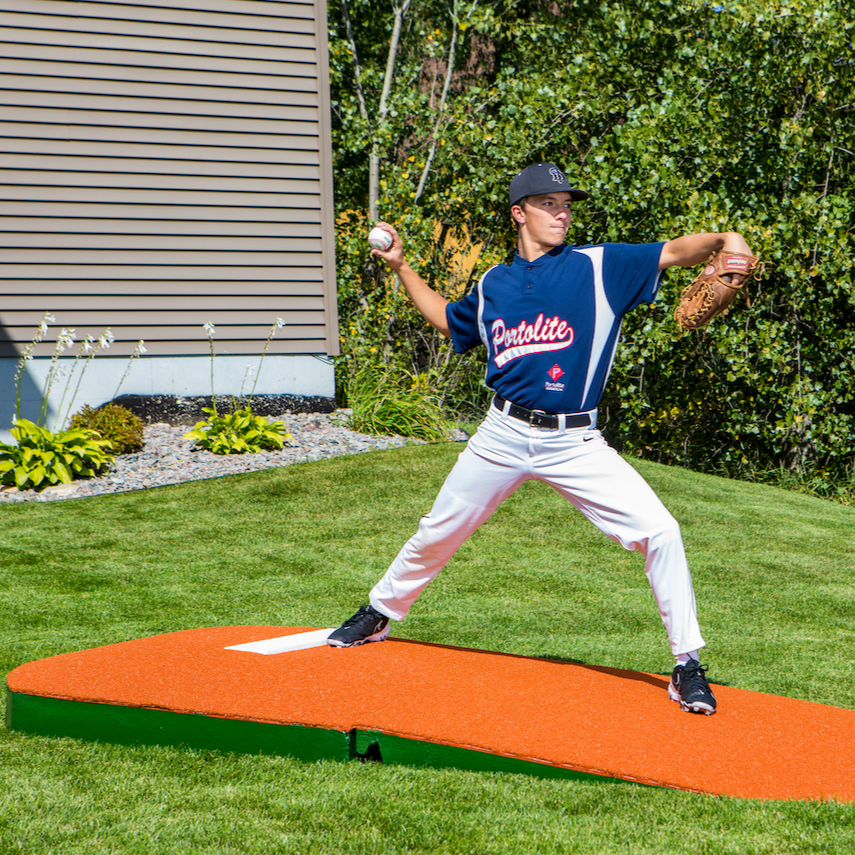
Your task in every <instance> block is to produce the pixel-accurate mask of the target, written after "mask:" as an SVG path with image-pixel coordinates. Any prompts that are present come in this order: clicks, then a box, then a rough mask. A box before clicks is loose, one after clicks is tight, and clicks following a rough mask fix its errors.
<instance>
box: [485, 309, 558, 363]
mask: <svg viewBox="0 0 855 855" xmlns="http://www.w3.org/2000/svg"><path fill="white" fill-rule="evenodd" d="M490 333H491V335H492V339H493V350H494V353H495V355H494V356H493V361H494V362H495V363H496V367H497V368H501V367H502V366H503V365H505V364H507V363H508V362H510V361H511V360H512V359H518V358H519V357H520V356H526V355H528V354H530V353H546V352H548V351H551V350H564V348H566V347H570V345H571V344H573V338H574V333H573V327H571V326H570V324H568V323H567V321H562V320H561V318H559V317H558V315H555V317H552V318H546V317H544V315H543V313H542V312H541V313H540V314H539V315H538V316H537V320H536V321H535V322H534V323H533V324H529V323H527V322H526V321H521V322H520V324H519V325H518V326H515V327H511V328H510V329H508V328H507V327H506V326H505V322H504V321H503V320H502V319H501V318H498V319H497V320H495V321H493V325H492V326H491V327H490Z"/></svg>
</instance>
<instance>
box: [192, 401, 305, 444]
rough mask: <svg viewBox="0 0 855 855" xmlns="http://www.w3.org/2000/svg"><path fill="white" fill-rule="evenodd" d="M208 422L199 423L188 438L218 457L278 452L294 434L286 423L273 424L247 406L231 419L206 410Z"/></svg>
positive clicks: (237, 411)
mask: <svg viewBox="0 0 855 855" xmlns="http://www.w3.org/2000/svg"><path fill="white" fill-rule="evenodd" d="M202 412H204V413H208V418H207V419H206V420H205V421H202V422H196V424H195V426H194V427H193V430H191V431H188V432H187V433H185V434H184V439H192V440H193V443H194V445H198V446H199V447H200V448H204V449H205V450H206V451H212V452H213V453H214V454H247V453H249V454H256V453H257V452H259V451H264V450H278V449H280V448H282V444H283V442H284V441H285V440H286V439H291V434H290V433H288V429H287V428H286V427H285V424H284V422H279V421H274V422H269V421H268V420H267V419H266V418H265V417H264V416H257V415H255V413H253V412H252V409H251V408H250V407H249V406H247V407H244V408H243V409H241V410H235V411H234V412H231V413H228V414H227V415H220V414H219V413H217V410H216V408H214V407H203V409H202Z"/></svg>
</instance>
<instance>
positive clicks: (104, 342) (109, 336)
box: [98, 327, 116, 350]
mask: <svg viewBox="0 0 855 855" xmlns="http://www.w3.org/2000/svg"><path fill="white" fill-rule="evenodd" d="M115 340H116V337H115V336H114V335H113V332H112V330H111V329H110V328H109V327H107V329H105V330H104V332H102V333H101V338H99V339H98V347H101V348H103V349H104V350H106V349H107V348H108V347H109V346H110V345H111V344H112V343H113V342H114V341H115Z"/></svg>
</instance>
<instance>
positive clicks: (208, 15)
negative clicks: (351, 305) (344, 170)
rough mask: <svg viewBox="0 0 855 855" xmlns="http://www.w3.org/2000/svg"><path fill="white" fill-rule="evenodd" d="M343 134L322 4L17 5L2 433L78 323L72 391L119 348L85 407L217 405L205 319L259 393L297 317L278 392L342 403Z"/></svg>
mask: <svg viewBox="0 0 855 855" xmlns="http://www.w3.org/2000/svg"><path fill="white" fill-rule="evenodd" d="M328 123H329V96H328V79H327V25H326V7H325V4H324V3H323V2H319V0H314V2H313V1H312V0H306V2H301V1H300V0H288V2H281V0H115V2H104V0H79V2H77V0H0V174H2V178H0V222H2V243H0V280H2V281H1V282H0V438H7V439H8V428H9V427H11V419H12V416H13V414H14V399H15V385H16V384H15V382H14V378H15V373H16V370H17V367H18V365H19V360H20V356H21V354H22V352H23V351H24V349H25V348H26V347H27V345H28V344H29V343H30V342H31V341H32V339H33V336H34V334H35V333H36V331H37V329H38V327H39V323H40V322H41V320H42V319H43V317H44V315H45V313H51V314H52V315H53V317H54V318H55V322H52V323H51V324H50V327H49V330H48V334H47V336H46V339H45V341H44V342H43V343H41V344H39V345H38V346H37V347H36V348H35V350H34V351H33V356H34V357H35V358H34V359H32V360H30V361H29V362H27V365H26V371H25V373H24V375H23V377H22V380H21V384H20V386H21V398H22V415H24V416H25V417H28V418H33V417H34V415H37V413H38V403H39V401H40V400H41V394H42V389H43V381H44V378H45V376H46V375H47V372H48V370H49V367H50V363H51V359H52V355H53V354H54V350H55V347H54V343H55V341H56V336H57V334H58V333H59V332H60V331H61V329H62V328H65V329H68V330H74V335H75V338H76V343H75V345H73V346H72V347H70V348H68V349H67V350H66V351H65V352H64V353H63V354H62V357H61V359H62V363H61V365H62V366H63V367H62V372H64V374H65V377H66V379H67V378H68V377H69V376H70V372H71V368H72V367H76V370H77V372H78V375H77V376H79V368H80V366H81V364H82V361H81V360H80V359H78V362H77V366H74V357H75V355H76V354H77V353H79V343H80V342H81V341H82V340H83V339H84V337H85V336H86V335H90V336H92V337H93V338H95V339H97V338H98V337H99V336H101V335H102V333H103V332H104V330H105V329H107V328H109V330H110V331H111V334H112V335H113V336H114V337H115V341H114V343H113V344H112V346H111V347H110V348H109V350H106V351H103V352H101V353H99V354H98V355H97V356H96V357H95V358H94V359H92V360H91V361H90V362H89V363H88V365H87V369H86V373H85V375H84V382H83V383H82V385H81V388H80V391H79V392H78V395H77V398H76V403H75V409H79V407H80V406H82V405H83V404H90V405H92V406H97V405H99V404H101V403H104V402H105V401H108V400H110V399H111V398H112V397H113V396H114V393H115V392H116V390H117V386H118V385H119V383H120V382H121V394H123V395H125V394H128V395H139V396H151V395H175V396H193V395H196V396H200V395H206V394H210V393H211V388H212V380H211V369H212V360H211V351H210V343H209V340H208V337H207V334H206V332H205V330H204V328H203V327H204V325H205V324H206V323H210V324H213V325H214V329H215V332H214V336H213V341H214V347H215V352H216V357H215V358H214V360H213V368H214V373H215V376H214V381H213V384H214V387H215V390H216V393H217V394H218V395H221V394H222V395H231V394H239V392H240V388H241V386H242V385H245V384H246V378H247V376H248V375H247V371H248V366H250V365H254V366H257V365H258V360H259V357H260V354H261V353H262V351H263V349H264V347H265V343H266V342H267V340H268V337H269V335H270V331H271V327H272V325H273V324H274V323H275V321H276V319H277V318H281V319H282V320H283V321H284V322H285V326H284V327H282V328H281V329H277V331H276V334H275V335H274V337H273V338H272V340H271V341H270V343H269V347H268V350H267V355H266V356H265V359H264V363H263V366H262V373H261V375H260V376H259V378H258V386H257V392H258V394H262V393H263V394H266V395H295V396H301V395H305V396H321V397H327V398H333V397H334V395H335V382H334V373H333V364H332V362H333V360H332V357H333V356H335V355H337V353H338V341H339V338H338V336H339V333H338V323H337V311H336V286H335V257H334V235H333V200H332V155H331V150H330V133H329V126H328ZM140 340H143V341H144V347H145V351H146V352H145V355H143V356H140V357H139V358H136V359H134V360H133V361H132V362H129V357H130V356H131V354H133V353H134V351H135V348H136V347H137V345H138V342H139V341H140ZM129 366H130V370H128V368H129ZM125 375H126V376H125ZM123 376H125V379H124V380H123V381H122V377H123ZM249 376H252V375H249ZM252 382H254V377H253V380H252ZM63 391H64V381H63V378H62V377H60V379H59V381H58V382H57V383H55V384H54V387H53V390H52V393H51V401H50V408H49V409H50V415H49V418H48V420H47V426H48V427H52V420H54V419H56V418H57V417H58V416H59V415H60V414H59V413H58V408H59V406H60V405H59V400H60V396H61V395H62V394H63ZM67 401H68V398H67V397H66V402H67Z"/></svg>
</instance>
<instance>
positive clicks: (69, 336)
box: [56, 327, 76, 352]
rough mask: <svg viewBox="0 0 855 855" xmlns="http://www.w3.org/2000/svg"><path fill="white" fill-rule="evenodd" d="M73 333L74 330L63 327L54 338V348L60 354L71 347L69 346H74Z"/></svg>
mask: <svg viewBox="0 0 855 855" xmlns="http://www.w3.org/2000/svg"><path fill="white" fill-rule="evenodd" d="M75 333H76V330H73V329H71V330H69V329H66V328H65V327H63V328H62V330H60V333H59V335H58V336H57V338H56V346H57V349H58V350H59V351H60V352H61V351H63V350H65V349H66V348H67V347H71V345H72V344H74V337H75Z"/></svg>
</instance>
